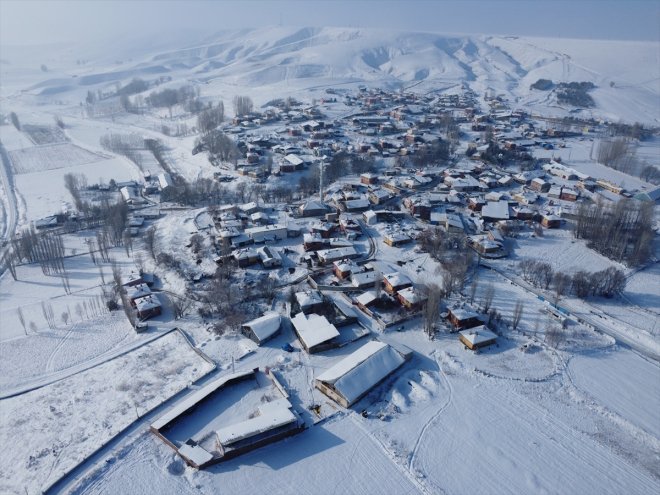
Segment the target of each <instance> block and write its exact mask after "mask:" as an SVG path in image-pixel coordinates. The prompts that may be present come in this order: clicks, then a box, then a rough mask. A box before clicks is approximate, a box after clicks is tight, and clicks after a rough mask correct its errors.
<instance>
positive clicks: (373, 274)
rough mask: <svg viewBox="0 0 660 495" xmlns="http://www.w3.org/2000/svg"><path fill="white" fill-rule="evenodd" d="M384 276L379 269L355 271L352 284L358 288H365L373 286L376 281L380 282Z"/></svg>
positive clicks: (352, 274)
mask: <svg viewBox="0 0 660 495" xmlns="http://www.w3.org/2000/svg"><path fill="white" fill-rule="evenodd" d="M381 280H382V276H381V274H380V272H377V271H373V270H372V271H366V272H353V273H351V285H352V286H353V287H355V288H356V289H365V288H367V287H373V286H374V285H376V283H380V282H381Z"/></svg>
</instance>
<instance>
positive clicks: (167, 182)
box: [158, 172, 173, 189]
mask: <svg viewBox="0 0 660 495" xmlns="http://www.w3.org/2000/svg"><path fill="white" fill-rule="evenodd" d="M158 184H159V185H160V188H161V189H167V188H168V187H170V186H172V185H173V183H172V177H170V174H168V173H167V172H163V173H162V174H158Z"/></svg>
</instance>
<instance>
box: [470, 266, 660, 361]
mask: <svg viewBox="0 0 660 495" xmlns="http://www.w3.org/2000/svg"><path fill="white" fill-rule="evenodd" d="M481 265H482V266H483V267H485V268H489V269H490V270H493V271H495V272H497V273H499V274H500V275H502V276H503V277H504V278H506V279H507V280H509V281H510V282H511V283H512V284H514V285H517V286H518V287H520V288H521V289H523V290H525V291H527V292H530V293H532V294H534V295H536V296H542V297H544V298H547V297H548V295H547V294H545V293H543V292H542V291H540V290H538V289H534V288H532V287H530V286H529V285H527V284H523V283H521V282H520V281H519V280H518V279H517V277H512V276H511V275H509V274H508V273H506V272H505V271H503V270H500V269H499V268H497V267H495V266H493V265H490V264H488V263H485V262H484V261H483V260H482V261H481ZM561 305H562V306H563V307H564V308H566V309H567V310H568V311H569V312H570V313H571V316H572V317H573V318H576V319H577V320H578V321H579V322H581V323H586V324H587V325H590V326H591V327H593V328H594V329H595V330H596V331H598V332H600V333H603V334H605V335H609V336H610V337H613V338H614V339H616V340H617V341H618V342H620V343H623V344H625V345H627V346H629V347H630V348H631V349H634V350H635V351H637V352H639V353H640V354H642V355H644V356H646V357H648V358H650V359H653V360H655V361H658V362H660V352H657V351H656V349H655V348H652V347H650V346H647V345H645V344H644V343H643V342H638V341H637V340H635V339H633V338H631V336H630V335H628V334H627V333H625V332H623V331H621V330H619V329H618V328H617V327H616V325H615V324H613V323H612V322H610V320H609V319H608V318H607V317H605V316H603V315H601V314H599V313H596V312H594V311H585V308H579V307H577V306H575V305H574V304H571V303H570V302H569V301H565V300H564V301H562V303H561Z"/></svg>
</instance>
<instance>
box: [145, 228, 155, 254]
mask: <svg viewBox="0 0 660 495" xmlns="http://www.w3.org/2000/svg"><path fill="white" fill-rule="evenodd" d="M144 245H145V247H146V249H147V252H148V253H149V254H150V255H151V259H153V260H155V259H156V227H154V226H153V225H152V226H151V227H149V228H148V229H147V230H146V232H145V233H144Z"/></svg>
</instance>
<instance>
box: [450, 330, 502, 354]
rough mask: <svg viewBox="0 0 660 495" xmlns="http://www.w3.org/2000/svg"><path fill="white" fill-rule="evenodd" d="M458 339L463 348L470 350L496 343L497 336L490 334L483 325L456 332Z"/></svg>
mask: <svg viewBox="0 0 660 495" xmlns="http://www.w3.org/2000/svg"><path fill="white" fill-rule="evenodd" d="M458 338H459V340H460V341H461V342H462V343H463V344H464V345H465V347H467V348H468V349H471V350H477V349H481V348H482V347H487V346H489V345H492V344H494V343H495V342H496V341H497V335H496V334H494V333H493V332H491V331H490V330H489V329H488V328H487V327H486V326H485V325H481V326H478V327H474V328H470V329H468V330H461V331H460V332H458Z"/></svg>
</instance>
